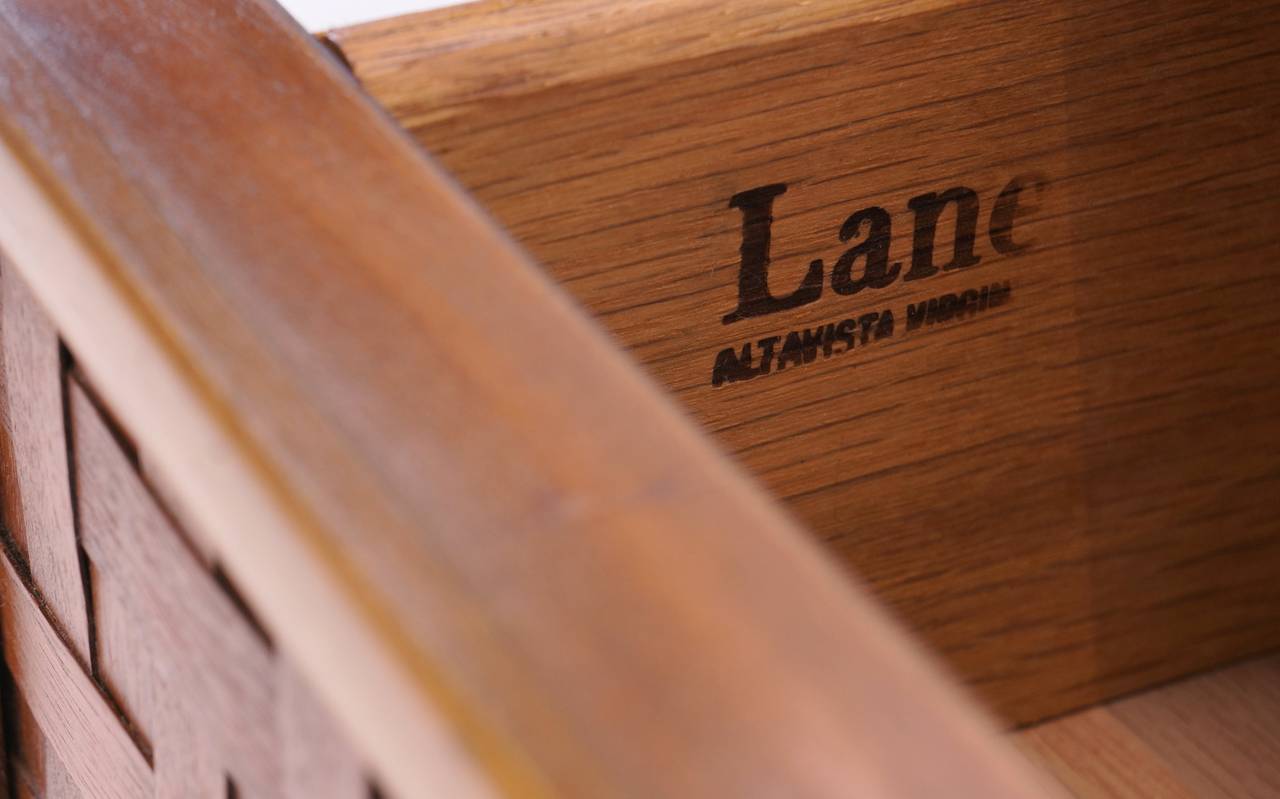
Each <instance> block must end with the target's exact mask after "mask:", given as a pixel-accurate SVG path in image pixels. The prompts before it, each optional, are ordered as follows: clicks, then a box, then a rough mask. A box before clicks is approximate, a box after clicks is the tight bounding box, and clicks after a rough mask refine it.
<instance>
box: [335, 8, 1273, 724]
mask: <svg viewBox="0 0 1280 799" xmlns="http://www.w3.org/2000/svg"><path fill="white" fill-rule="evenodd" d="M1277 31H1280V5H1278V4H1277V3H1275V2H1252V1H1248V0H1240V1H1239V2H1227V3H1221V2H1209V1H1208V0H1177V2H1166V3H1139V2H1123V3H1115V2H1105V0H1057V1H1051V0H1036V1H1035V2H1025V1H1024V0H1003V1H997V2H961V1H960V0H942V1H936V2H935V1H934V0H912V1H911V2H896V1H895V2H887V1H886V2H880V1H879V0H866V1H863V2H857V3H848V2H843V0H818V1H817V2H811V3H803V4H797V3H790V2H782V0H751V1H750V2H742V3H737V2H735V3H732V4H725V3H720V2H711V1H710V0H662V1H661V2H659V1H658V0H653V1H652V2H631V3H616V2H605V1H604V0H600V1H599V2H579V1H578V0H529V1H527V2H519V3H507V2H496V1H495V2H482V3H476V4H472V5H468V6H466V7H463V8H459V9H453V10H446V11H441V12H436V13H429V14H425V15H418V16H411V17H406V18H403V19H395V20H386V21H382V22H378V23H372V24H370V25H367V26H362V27H358V28H354V29H350V30H344V31H336V32H332V33H331V34H330V39H331V41H333V42H334V43H336V45H337V46H338V47H339V48H340V49H341V51H342V53H343V54H344V55H345V57H346V59H347V60H348V61H349V62H350V64H351V65H352V68H353V70H354V73H355V75H356V76H357V78H358V79H359V80H360V82H361V83H362V85H363V86H364V87H365V88H366V89H367V90H368V91H369V93H370V94H371V95H372V96H373V97H375V98H376V99H378V100H379V101H380V102H382V103H383V105H384V106H385V107H386V108H387V109H388V111H389V112H390V113H391V114H392V115H393V116H394V117H395V118H396V119H397V120H399V121H400V122H401V123H402V124H404V125H405V126H406V127H407V128H408V129H409V130H410V132H411V133H412V134H413V135H414V136H415V138H417V139H418V140H419V141H420V142H421V143H423V144H424V145H425V146H426V147H427V148H428V149H429V150H431V151H432V152H433V153H435V154H437V155H438V157H439V158H440V159H441V161H442V162H443V163H444V165H445V166H446V167H448V168H449V169H450V170H451V171H452V172H453V174H454V175H455V176H456V177H457V178H458V180H459V181H460V182H461V183H462V184H463V185H464V186H466V187H467V188H468V189H470V190H471V191H472V192H473V193H474V194H475V196H476V197H478V198H479V199H480V200H481V202H482V203H483V204H484V205H485V206H487V208H488V209H489V210H490V211H491V212H492V213H493V214H494V215H495V216H496V217H497V218H498V219H499V220H500V221H501V222H502V223H503V224H504V225H505V226H506V227H507V228H508V230H510V231H511V232H512V233H513V234H514V235H515V237H516V238H517V239H518V240H519V241H520V242H521V243H522V244H523V245H524V246H526V247H528V248H529V250H530V251H531V252H532V253H533V254H534V255H535V256H536V257H537V258H538V259H539V260H541V261H542V262H543V263H544V264H545V266H546V268H547V271H548V273H549V274H550V275H551V276H552V277H553V278H554V279H555V280H556V281H558V282H559V283H560V284H561V285H562V286H564V287H565V288H566V289H567V290H568V291H570V292H571V293H572V294H573V295H574V296H575V297H576V298H577V299H578V300H579V301H581V302H582V303H583V304H584V305H585V306H586V307H587V308H589V309H590V310H591V311H593V312H594V313H595V315H596V316H597V318H598V319H599V320H600V321H601V322H602V323H603V324H604V325H606V326H607V327H608V329H609V330H610V332H611V333H612V334H613V335H614V336H615V337H616V338H617V340H618V341H619V342H621V343H622V344H623V345H624V346H625V347H627V348H628V349H629V350H630V351H631V353H632V354H633V355H634V356H635V357H636V358H638V359H639V360H640V361H641V362H642V363H643V364H644V365H645V366H646V367H647V368H648V369H649V371H650V372H651V373H652V374H653V375H655V376H656V377H657V378H658V379H659V381H660V382H661V383H663V384H664V385H666V386H667V388H668V389H670V390H671V391H672V392H673V393H674V394H675V396H677V397H678V398H679V399H680V400H681V401H683V403H684V404H685V406H686V408H687V409H688V410H689V411H690V412H691V413H692V415H693V416H694V418H695V419H696V420H697V421H699V422H700V423H701V424H702V426H703V428H704V429H706V430H709V431H711V432H713V433H715V434H716V435H717V437H718V438H719V440H720V442H721V443H722V444H723V445H724V446H725V447H726V448H727V449H728V450H730V451H731V452H732V453H734V454H735V455H736V456H737V458H738V460H739V461H740V462H741V463H742V464H744V465H745V466H746V467H748V469H749V470H751V471H752V472H754V473H755V474H756V475H757V476H758V477H759V479H760V480H761V481H762V482H763V483H764V485H765V486H766V487H767V488H768V489H769V490H770V491H772V492H773V493H774V494H775V495H777V496H780V497H782V498H784V499H785V500H786V502H787V504H788V505H789V507H790V508H791V509H792V510H793V511H794V512H795V513H796V514H797V515H798V516H799V517H800V518H801V519H802V520H803V521H805V522H806V523H807V524H808V525H809V526H810V527H811V528H812V530H813V532H814V533H815V534H816V536H817V537H818V538H820V539H822V540H824V541H825V542H826V544H827V546H828V547H829V549H830V550H831V551H833V552H835V553H837V554H838V555H839V556H841V557H842V558H843V559H844V560H846V561H847V562H848V563H850V564H851V565H852V567H853V570H854V571H855V572H856V573H858V574H860V575H862V576H864V577H866V578H867V579H868V580H869V581H870V583H871V585H872V587H873V588H874V589H875V590H876V592H877V593H878V595H879V596H880V597H882V598H884V599H885V600H887V601H888V602H889V604H890V605H891V606H892V607H893V608H894V609H895V610H896V611H897V612H898V613H899V614H900V615H901V617H902V618H904V619H905V620H906V621H908V622H909V623H910V624H911V625H912V626H913V627H914V629H915V630H917V631H918V632H920V633H921V634H922V635H923V636H924V637H925V639H926V640H927V641H928V642H929V643H930V644H932V645H933V647H935V648H936V649H937V650H938V651H940V652H942V653H943V655H944V656H945V657H946V658H947V660H948V661H949V662H950V663H951V664H952V665H953V666H954V667H955V668H956V669H957V670H958V671H959V672H960V673H961V674H962V675H963V676H964V677H965V678H967V679H968V681H969V682H970V684H971V685H973V686H975V687H976V689H977V690H978V691H979V692H980V694H981V695H982V696H983V697H984V698H985V699H986V700H988V701H989V702H990V703H991V704H992V705H993V706H994V707H996V708H997V709H998V710H999V711H1000V713H1001V714H1002V715H1003V716H1004V717H1005V718H1006V719H1008V720H1011V721H1017V722H1027V721H1032V720H1035V719H1039V718H1044V717H1046V716H1051V715H1055V714H1059V713H1062V712H1064V711H1067V710H1070V709H1072V708H1077V707H1082V706H1085V705H1088V704H1090V703H1093V702H1096V701H1098V700H1100V699H1104V698H1106V697H1109V696H1114V695H1117V694H1120V693H1124V692H1127V691H1132V690H1135V689H1137V688H1141V687H1143V686H1147V685H1151V684H1155V683H1159V682H1162V681H1164V680H1167V679H1169V678H1171V677H1174V676H1177V675H1180V674H1186V673H1190V672H1193V671H1196V670H1199V669H1203V668H1207V667H1209V666H1212V665H1213V664H1216V663H1222V662H1227V661H1230V660H1233V659H1235V658H1238V657H1240V656H1243V655H1247V654H1249V653H1255V652H1261V651H1265V650H1268V649H1270V648H1273V647H1275V646H1277V645H1280V581H1277V580H1276V579H1275V577H1276V574H1277V571H1278V570H1280V534H1278V533H1280V505H1278V504H1277V497H1280V482H1278V481H1280V471H1277V463H1276V453H1277V452H1280V345H1277V341H1276V338H1275V337H1274V336H1272V335H1270V333H1269V332H1268V331H1270V330H1272V329H1273V328H1274V327H1275V326H1276V324H1277V322H1280V283H1277V281H1276V280H1275V268H1276V266H1275V265H1276V263H1277V259H1278V258H1280V193H1277V192H1276V190H1275V186H1276V185H1277V181H1278V180H1280V161H1278V160H1277V159H1276V157H1275V153H1276V152H1277V150H1278V149H1280V128H1278V127H1277V126H1276V124H1275V120H1276V118H1277V103H1278V102H1280V51H1278V50H1277V49H1276V42H1277ZM780 186H785V193H778V191H779V187H780ZM768 187H773V188H772V189H770V190H769V191H757V192H756V193H755V194H754V195H750V194H749V195H747V196H746V197H743V196H742V193H744V192H750V191H751V190H755V189H762V188H768ZM1019 187H1021V190H1020V191H1018V190H1017V189H1018V188H1019ZM958 188H967V189H971V190H972V191H973V194H972V195H967V194H965V193H964V192H963V191H961V192H956V193H953V194H952V196H953V197H958V198H963V199H962V201H963V203H965V204H966V207H967V208H970V209H971V208H972V206H973V205H974V204H976V206H977V213H976V215H974V217H973V220H974V224H975V226H974V229H973V232H974V237H973V253H972V258H970V257H967V256H966V255H965V254H963V253H962V257H961V259H960V260H959V261H958V262H957V263H958V264H964V263H969V262H970V261H972V260H977V259H980V260H978V261H977V263H973V264H972V265H969V266H964V267H957V268H954V269H939V270H938V271H936V273H933V274H930V275H929V276H928V277H918V275H923V274H927V273H929V272H930V271H931V270H930V269H929V268H928V263H927V261H926V259H925V258H924V256H923V254H922V253H923V251H924V250H927V247H928V244H929V241H930V239H929V236H928V235H927V234H926V235H923V236H920V235H919V232H918V230H917V228H920V227H921V220H923V221H924V222H928V221H929V219H930V218H931V214H932V211H931V210H930V209H931V208H933V210H936V204H937V203H938V202H939V201H940V200H941V198H942V196H943V195H944V193H945V192H948V191H950V190H953V189H958ZM1011 192H1012V193H1011ZM930 195H936V196H930ZM767 196H768V197H771V201H772V206H771V209H768V210H766V207H765V205H764V198H765V197H767ZM1002 197H1003V199H1001V198H1002ZM1014 197H1016V198H1017V206H1016V211H1017V212H1016V213H1014V210H1015V207H1014V206H1013V205H1012V202H1013V200H1012V198H1014ZM734 198H737V199H736V200H735V199H734ZM958 204H959V203H958V202H953V203H951V204H949V205H948V206H947V207H946V208H945V209H944V211H943V212H942V214H941V217H940V221H939V224H938V226H937V228H936V231H935V233H936V241H935V245H934V251H933V266H934V267H942V266H943V265H944V264H946V263H948V262H949V261H950V260H952V258H953V243H954V241H955V240H956V238H957V236H956V233H955V231H956V228H957V216H958V215H957V213H956V207H957V206H958ZM735 206H737V207H735ZM912 206H915V209H919V211H920V213H916V211H915V210H914V209H913V207H912ZM865 209H883V212H884V213H883V214H880V213H879V212H876V211H870V212H864V213H862V214H859V213H858V212H860V211H865ZM770 210H771V213H772V217H773V222H772V227H771V229H770V233H771V240H770V241H769V242H768V243H769V245H770V249H769V256H770V257H771V259H772V260H771V264H770V267H769V271H768V291H769V296H771V297H772V298H773V299H774V300H777V301H779V302H782V301H785V300H787V298H793V300H792V301H799V300H806V302H805V304H802V305H798V306H796V307H793V308H791V309H789V310H788V309H782V310H773V311H772V312H770V313H766V314H764V315H757V316H746V317H744V318H738V319H737V320H736V321H730V322H728V323H726V322H725V321H724V320H725V317H726V316H728V317H734V316H735V314H736V313H737V312H738V311H739V310H740V302H739V292H740V286H741V285H742V280H741V278H742V269H741V267H742V264H743V262H744V259H743V254H742V249H743V245H744V234H743V228H744V222H745V221H746V219H747V217H748V215H749V213H748V212H750V214H751V215H753V216H751V218H752V219H755V220H757V221H754V222H750V223H749V224H747V225H746V227H747V228H748V229H749V230H750V231H754V232H752V233H750V236H749V238H750V242H748V247H747V251H748V252H747V258H746V263H747V264H749V265H758V264H759V263H760V262H761V252H762V250H763V242H762V239H761V236H760V232H761V230H762V228H763V227H764V225H765V223H764V221H763V220H765V219H766V218H767V215H768V214H769V212H770ZM967 213H968V212H966V215H967ZM967 225H968V223H967V222H965V223H963V224H961V225H960V227H961V228H962V229H967ZM886 226H888V228H887V232H888V234H889V242H888V250H887V253H886V254H885V258H886V260H885V262H884V264H883V269H884V270H885V271H884V273H883V276H882V277H883V278H888V277H889V275H890V273H892V272H893V270H895V269H896V270H897V272H896V276H895V277H894V279H893V280H892V282H889V283H888V285H885V286H884V287H882V288H876V287H875V285H876V284H877V283H881V282H885V280H883V279H876V277H877V276H876V274H875V273H874V270H873V274H872V279H871V280H866V281H865V285H863V286H862V287H861V288H858V281H860V280H863V279H864V278H865V277H866V260H867V254H868V252H870V253H871V255H872V257H876V256H878V255H879V254H880V252H881V250H879V249H878V245H877V237H878V236H879V234H880V233H884V232H886ZM873 227H874V231H875V232H873ZM917 238H919V239H920V241H919V245H918V246H917V243H916V242H917ZM962 238H963V237H962ZM850 253H852V255H850ZM854 256H858V257H857V258H856V260H854ZM842 259H847V260H844V261H843V262H844V263H845V267H846V268H848V269H849V271H848V272H847V273H845V274H844V278H843V279H838V276H837V274H836V273H837V272H839V271H840V269H841V263H842ZM815 260H821V261H822V264H821V266H820V267H818V272H820V274H821V277H820V279H819V280H818V281H817V282H814V283H805V279H806V275H809V274H811V273H813V274H817V273H815V272H814V267H813V265H812V264H813V262H814V261H815ZM898 264H900V265H901V266H900V268H899V267H898V266H895V265H898ZM913 275H916V277H913ZM909 278H910V279H909ZM752 285H753V284H752V283H751V281H748V282H747V288H748V298H752V296H753V295H751V290H753V289H752ZM757 285H758V284H757ZM1005 286H1008V287H1009V289H1010V292H1009V294H1008V295H1007V296H1004V295H1002V299H1004V300H1006V301H1004V302H1002V303H1000V304H999V305H998V306H997V305H995V304H994V303H991V302H985V303H984V302H982V301H981V300H980V301H979V302H976V303H970V305H969V307H970V311H969V312H968V313H965V314H946V313H942V314H935V316H934V318H933V321H934V323H932V324H930V323H929V322H928V321H927V320H926V321H925V322H924V323H922V324H920V325H918V326H914V327H913V325H912V321H911V311H912V308H913V306H914V307H915V308H916V309H917V310H919V309H920V308H921V307H923V308H924V309H925V310H926V311H927V310H928V302H929V301H930V300H931V299H937V298H939V297H943V298H945V297H946V296H947V295H960V296H963V293H964V292H965V291H967V290H975V291H980V290H981V289H984V288H985V289H987V293H988V296H990V294H991V287H999V288H1001V289H1002V288H1003V287H1005ZM854 289H857V290H856V292H855V291H854ZM755 290H756V291H757V292H758V289H755ZM841 291H844V292H846V293H840V292H841ZM819 292H820V293H819ZM848 292H853V293H848ZM977 296H979V297H981V294H979V295H977ZM754 299H758V300H760V301H761V303H763V304H760V303H757V304H755V305H751V304H748V305H749V308H748V310H755V311H758V310H760V309H762V308H765V309H767V308H768V302H767V301H765V300H764V295H763V294H761V295H760V296H757V297H754ZM808 300H811V301H808ZM982 306H985V308H984V307H982ZM886 311H887V312H891V313H892V314H893V315H894V326H893V332H892V335H888V330H887V327H885V322H884V316H885V312H886ZM869 314H870V315H871V316H868V315H869ZM842 320H852V321H851V322H850V323H849V327H848V328H846V330H845V332H846V333H848V334H850V335H849V336H848V337H849V338H852V339H855V343H856V346H853V347H852V350H851V351H847V352H846V351H845V350H846V349H848V346H847V344H846V342H845V341H844V340H836V341H834V343H833V346H831V352H832V354H831V355H830V356H829V357H828V356H827V347H828V345H829V344H832V342H831V339H833V338H835V336H834V331H833V330H832V329H831V328H829V327H828V326H829V325H838V324H839V323H841V321H842ZM864 320H865V321H864ZM855 330H856V335H852V334H853V333H854V331H855ZM792 336H794V344H793V345H791V346H790V347H789V349H788V344H787V341H788V339H789V338H791V337H792ZM772 337H778V338H777V339H776V341H775V342H774V344H773V345H772V346H773V347H774V351H773V352H772V354H771V355H770V356H768V358H767V360H768V363H769V366H770V369H769V372H768V374H759V373H760V372H761V371H762V370H763V368H764V363H765V361H766V356H765V354H764V350H765V349H766V348H767V346H769V345H768V344H763V345H762V344H761V342H762V341H765V342H767V341H768V340H769V339H770V338H772ZM806 337H808V338H809V339H812V340H813V341H812V343H811V344H808V345H806V344H805V340H806ZM864 338H865V342H864ZM539 340H540V341H541V340H543V339H539ZM747 344H750V345H751V352H750V358H751V367H750V368H751V370H754V372H756V373H757V374H756V376H755V377H753V378H752V379H750V380H744V379H738V380H736V381H733V382H730V381H727V380H726V381H724V382H722V383H721V384H720V385H719V386H716V385H714V384H713V383H714V382H715V366H716V364H717V363H719V362H721V359H723V358H725V356H726V353H728V354H729V356H731V357H732V359H733V360H737V359H739V358H741V356H742V354H743V353H742V351H743V348H744V346H746V345H747ZM788 353H789V354H788ZM548 356H549V354H548ZM793 356H794V357H793ZM784 360H785V361H786V363H785V364H783V363H782V362H783V361H784ZM541 362H544V363H545V362H546V359H545V358H544V359H543V360H542V361H541ZM724 363H725V364H728V363H731V361H729V360H725V361H724ZM784 366H785V368H784ZM723 372H724V374H722V376H729V375H733V374H734V373H733V372H732V371H731V370H729V369H725V370H723ZM738 376H739V378H741V374H738Z"/></svg>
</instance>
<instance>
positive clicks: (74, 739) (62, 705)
mask: <svg viewBox="0 0 1280 799" xmlns="http://www.w3.org/2000/svg"><path fill="white" fill-rule="evenodd" d="M0 560H3V561H4V562H3V565H2V566H0V572H2V574H0V624H2V625H3V629H4V653H5V662H6V663H7V664H8V666H9V669H10V671H12V673H13V678H14V681H15V682H16V683H17V684H18V685H19V686H21V690H22V692H23V696H24V697H25V699H26V702H27V704H28V705H29V707H30V712H31V716H32V718H34V720H35V722H36V724H37V725H38V726H39V729H40V731H42V732H43V734H44V736H45V738H46V739H47V741H48V745H49V747H50V748H51V750H52V752H53V753H54V754H55V756H56V762H57V763H59V764H60V765H61V766H63V767H65V772H64V773H65V775H66V776H68V777H69V778H70V779H71V781H72V782H73V783H74V784H75V786H76V787H77V788H78V790H79V792H80V793H81V794H83V795H84V796H87V797H95V798H96V797H119V798H120V799H137V797H141V796H151V795H152V791H153V790H154V784H153V782H152V777H151V770H150V769H149V768H148V766H147V762H146V761H145V760H144V759H143V756H142V753H141V752H140V751H139V750H138V748H137V746H136V745H135V744H134V742H133V740H132V739H130V738H129V736H128V734H127V733H126V732H125V728H124V727H123V726H122V725H121V724H120V722H119V720H118V719H117V718H116V715H115V712H114V711H113V710H112V708H111V706H110V705H109V704H108V703H107V701H106V700H105V699H104V698H103V696H102V695H101V694H100V693H99V691H98V688H97V686H96V685H95V684H94V683H93V681H92V679H91V678H90V677H89V676H88V675H87V674H86V673H85V672H84V671H83V670H82V668H81V666H80V664H79V663H78V662H77V661H76V657H75V655H73V654H72V652H71V650H69V649H68V648H67V645H66V644H65V643H63V640H62V639H61V638H60V637H59V636H58V634H57V632H55V630H54V629H53V627H52V626H51V625H50V624H49V622H48V621H47V620H46V619H45V617H44V614H43V613H42V612H41V610H40V607H39V606H38V605H37V604H36V601H35V600H34V599H33V598H32V597H31V595H30V594H29V593H28V589H27V588H26V586H25V585H24V582H23V580H22V578H21V577H20V576H19V574H18V572H17V570H16V569H15V568H14V566H13V564H12V562H11V561H10V559H9V557H0Z"/></svg>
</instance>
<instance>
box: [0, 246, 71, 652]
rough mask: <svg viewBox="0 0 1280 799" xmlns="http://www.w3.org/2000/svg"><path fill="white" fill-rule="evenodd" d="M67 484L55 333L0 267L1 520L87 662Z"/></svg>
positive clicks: (19, 285) (14, 278) (9, 270)
mask: <svg viewBox="0 0 1280 799" xmlns="http://www.w3.org/2000/svg"><path fill="white" fill-rule="evenodd" d="M69 479H70V478H69V476H68V470H67V440H66V431H65V430H64V429H63V403H62V365H61V362H60V356H59V353H58V334H57V331H56V330H54V328H53V325H52V324H50V322H49V320H48V319H47V318H46V317H45V315H44V311H43V310H42V309H41V308H40V307H39V305H37V303H36V300H35V298H34V297H33V296H32V295H31V292H30V290H29V289H28V288H27V287H26V285H25V284H24V283H23V281H22V279H21V278H20V277H19V275H18V273H17V272H15V271H14V270H13V267H11V266H8V265H6V264H3V263H0V491H2V492H3V494H2V497H0V518H3V522H4V526H5V528H6V529H8V531H9V533H10V535H12V536H13V541H14V543H15V544H16V545H17V547H18V550H19V551H20V552H21V553H22V555H23V556H24V557H25V558H26V561H27V564H28V566H29V568H30V569H31V575H32V579H33V580H34V581H35V584H36V586H37V588H38V590H39V591H40V595H41V599H43V601H44V602H46V603H47V604H48V606H49V608H50V610H51V612H52V613H53V617H54V618H55V619H56V620H57V623H58V625H59V626H60V627H61V628H62V630H63V632H64V634H65V635H67V636H68V638H69V639H70V640H71V642H72V645H73V646H74V647H75V651H76V654H77V655H78V656H79V657H80V659H81V661H83V662H84V663H88V662H89V658H90V653H89V615H88V612H87V610H86V605H85V595H84V581H83V578H82V575H81V570H80V554H79V549H78V547H77V545H76V531H75V520H74V518H73V517H72V511H71V486H70V482H69Z"/></svg>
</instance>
